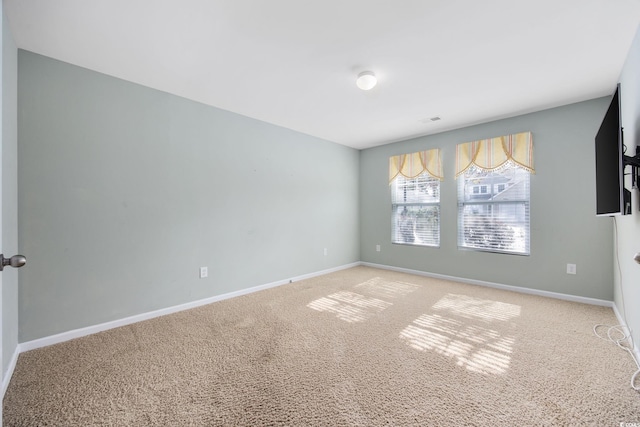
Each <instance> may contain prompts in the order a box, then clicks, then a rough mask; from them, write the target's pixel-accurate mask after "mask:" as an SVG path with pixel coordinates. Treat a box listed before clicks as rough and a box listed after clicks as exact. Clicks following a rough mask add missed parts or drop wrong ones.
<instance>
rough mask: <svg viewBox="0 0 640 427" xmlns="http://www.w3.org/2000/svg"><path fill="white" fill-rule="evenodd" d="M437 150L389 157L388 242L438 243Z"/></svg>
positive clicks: (438, 154)
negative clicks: (389, 209) (389, 218)
mask: <svg viewBox="0 0 640 427" xmlns="http://www.w3.org/2000/svg"><path fill="white" fill-rule="evenodd" d="M441 179H442V161H441V156H440V149H438V148H432V149H430V150H425V151H419V152H416V153H411V154H401V155H398V156H393V157H390V158H389V187H390V189H391V242H392V243H400V244H404V245H418V246H436V247H439V246H440V180H441Z"/></svg>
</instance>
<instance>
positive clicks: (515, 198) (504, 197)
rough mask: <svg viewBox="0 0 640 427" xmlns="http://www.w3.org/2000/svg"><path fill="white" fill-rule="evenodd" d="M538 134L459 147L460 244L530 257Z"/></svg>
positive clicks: (507, 137)
mask: <svg viewBox="0 0 640 427" xmlns="http://www.w3.org/2000/svg"><path fill="white" fill-rule="evenodd" d="M532 173H535V170H534V168H533V135H532V134H531V132H521V133H516V134H512V135H505V136H499V137H495V138H488V139H481V140H478V141H472V142H465V143H463V144H458V145H456V179H457V180H458V247H460V248H469V249H475V250H482V251H490V252H504V253H511V254H521V255H529V247H530V245H529V211H530V209H529V182H530V177H531V174H532Z"/></svg>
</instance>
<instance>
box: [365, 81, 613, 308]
mask: <svg viewBox="0 0 640 427" xmlns="http://www.w3.org/2000/svg"><path fill="white" fill-rule="evenodd" d="M614 89H615V88H612V92H613V90H614ZM488 102H490V100H488ZM608 102H609V99H607V98H602V99H596V100H592V101H588V102H582V103H578V104H574V105H569V106H564V107H560V108H555V109H550V110H545V111H541V112H537V113H533V114H527V115H522V116H519V117H514V118H510V119H505V120H499V121H495V122H491V123H486V124H480V125H476V126H470V127H467V128H463V129H458V130H454V131H451V132H445V133H441V134H437V135H432V136H427V137H422V138H416V139H412V140H408V141H403V142H398V143H394V144H389V145H384V146H380V147H375V148H371V149H367V150H363V151H361V153H360V236H361V246H360V253H361V258H362V261H364V262H370V263H376V264H384V265H390V266H395V267H402V268H408V269H413V270H419V271H424V272H428V273H436V274H442V275H447V276H453V277H458V278H463V279H471V280H477V281H485V282H492V283H498V284H505V285H512V286H519V287H526V288H532V289H537V290H543V291H552V292H558V293H564V294H570V295H577V296H583V297H590V298H598V299H604V300H612V298H613V287H612V277H613V263H612V260H611V254H612V253H613V246H612V242H611V233H612V225H611V220H610V219H608V218H599V217H596V216H595V172H594V165H595V160H594V137H595V134H596V132H597V130H598V128H599V125H600V122H601V121H602V117H603V115H604V112H605V111H606V109H607V106H608ZM444 119H445V120H446V117H445V118H444ZM522 131H531V132H533V138H534V161H535V168H536V174H535V175H533V176H532V177H531V255H530V256H517V255H504V254H495V253H487V252H476V251H469V250H458V248H457V243H456V238H457V219H456V218H457V199H456V197H457V196H456V180H455V179H454V175H455V172H454V167H455V147H456V144H459V143H463V142H468V141H473V140H477V139H483V138H489V137H494V136H500V135H507V134H510V133H517V132H522ZM429 148H440V149H442V156H443V166H444V173H445V177H446V178H445V180H444V182H442V186H441V247H440V248H424V247H416V246H406V245H394V244H391V206H390V195H389V185H388V181H387V180H388V172H387V171H388V159H389V157H390V156H393V155H396V154H402V153H411V152H415V151H419V150H425V149H429ZM377 244H379V245H380V246H381V251H380V252H376V249H375V247H376V245H377ZM567 263H572V264H576V265H577V274H576V275H568V274H566V264H567Z"/></svg>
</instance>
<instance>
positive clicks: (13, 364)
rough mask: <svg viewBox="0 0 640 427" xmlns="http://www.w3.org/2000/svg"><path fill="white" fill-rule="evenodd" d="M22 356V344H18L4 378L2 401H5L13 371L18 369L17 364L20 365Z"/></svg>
mask: <svg viewBox="0 0 640 427" xmlns="http://www.w3.org/2000/svg"><path fill="white" fill-rule="evenodd" d="M19 355H20V344H18V345H17V346H16V348H15V350H14V351H13V356H11V361H10V362H9V366H8V367H7V371H6V372H5V373H4V376H3V377H2V390H1V391H2V396H0V398H1V399H4V393H5V392H6V391H7V387H9V382H10V381H11V377H12V376H13V371H15V369H16V363H18V356H19Z"/></svg>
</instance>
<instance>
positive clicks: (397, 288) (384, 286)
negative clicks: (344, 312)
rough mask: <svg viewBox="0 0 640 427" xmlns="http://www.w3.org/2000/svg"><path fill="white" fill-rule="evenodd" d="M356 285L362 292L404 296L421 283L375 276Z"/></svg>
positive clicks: (386, 296) (384, 295)
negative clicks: (416, 283)
mask: <svg viewBox="0 0 640 427" xmlns="http://www.w3.org/2000/svg"><path fill="white" fill-rule="evenodd" d="M354 287H355V288H356V289H357V290H358V291H360V292H364V293H367V294H371V295H375V296H377V297H380V298H398V297H403V296H406V295H409V294H410V293H411V292H413V291H415V290H417V289H419V288H420V286H419V285H414V284H412V283H405V282H398V281H392V280H388V279H383V278H382V277H374V278H373V279H370V280H367V281H366V282H362V283H360V284H358V285H356V286H354Z"/></svg>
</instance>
